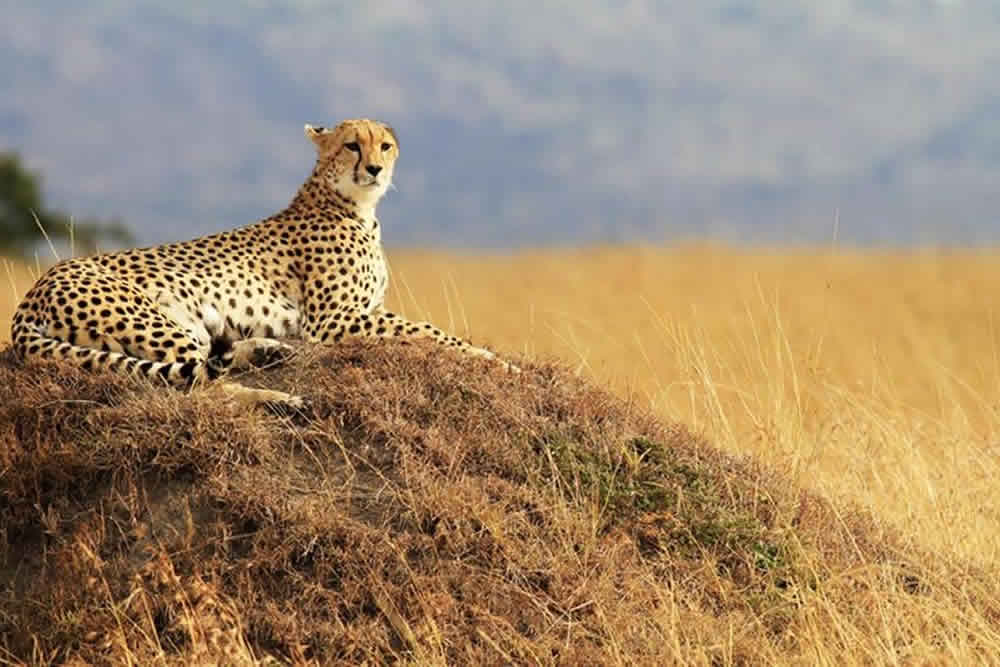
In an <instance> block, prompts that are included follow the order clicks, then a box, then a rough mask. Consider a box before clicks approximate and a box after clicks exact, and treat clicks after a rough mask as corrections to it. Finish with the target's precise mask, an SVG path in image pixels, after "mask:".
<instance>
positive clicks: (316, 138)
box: [305, 123, 330, 146]
mask: <svg viewBox="0 0 1000 667" xmlns="http://www.w3.org/2000/svg"><path fill="white" fill-rule="evenodd" d="M305 134H306V136H307V137H309V138H310V139H312V142H313V143H314V144H316V145H317V146H319V142H320V138H321V137H322V136H323V135H325V134H330V130H329V129H327V128H325V127H323V126H322V125H317V126H315V127H314V126H312V125H310V124H309V123H306V126H305Z"/></svg>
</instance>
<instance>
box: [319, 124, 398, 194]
mask: <svg viewBox="0 0 1000 667" xmlns="http://www.w3.org/2000/svg"><path fill="white" fill-rule="evenodd" d="M305 133H306V136H307V137H309V138H310V139H312V142H313V143H314V144H316V152H317V154H318V155H317V161H316V173H317V174H318V175H319V176H320V178H321V179H322V181H323V183H324V184H325V185H326V186H328V187H330V188H331V189H332V190H334V191H335V192H337V193H338V194H340V195H342V196H344V197H346V198H348V199H351V200H353V201H355V202H357V204H358V205H359V206H361V207H374V206H375V204H376V203H377V202H378V200H379V199H380V198H381V197H382V195H384V194H385V191H386V190H387V189H388V188H389V185H390V184H391V183H392V170H393V167H394V166H395V164H396V156H397V155H399V144H398V142H397V141H396V133H395V132H394V131H393V129H392V128H391V127H389V126H388V125H386V124H385V123H380V122H379V121H377V120H368V119H366V118H364V119H357V120H345V121H344V122H342V123H340V124H339V125H337V127H334V128H325V127H313V126H312V125H306V127H305Z"/></svg>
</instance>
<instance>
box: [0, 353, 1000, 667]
mask: <svg viewBox="0 0 1000 667" xmlns="http://www.w3.org/2000/svg"><path fill="white" fill-rule="evenodd" d="M248 381H249V382H251V383H261V384H267V385H268V386H275V387H279V388H282V389H285V390H289V391H293V392H296V393H302V394H305V395H307V396H309V397H310V398H312V399H313V401H314V408H313V410H312V414H311V415H309V416H299V417H294V418H285V417H280V416H272V415H267V414H265V413H249V414H248V413H247V412H246V411H244V410H240V409H239V408H237V407H236V406H234V405H226V404H224V403H220V402H219V401H218V400H216V399H215V398H213V396H214V395H213V394H210V393H206V392H203V391H196V392H194V393H193V394H191V395H184V394H181V393H179V392H175V391H168V390H164V389H158V388H153V387H136V386H134V385H132V384H130V383H129V382H128V381H126V380H124V379H119V378H115V377H105V376H95V375H85V374H82V373H78V372H74V371H70V370H67V369H65V368H59V367H55V366H46V367H40V368H32V369H23V368H20V367H18V366H17V365H16V364H14V363H13V362H12V359H11V357H10V355H9V354H6V355H5V356H4V357H3V358H0V405H2V406H3V408H2V409H0V425H2V429H3V430H2V432H0V437H2V443H3V447H2V448H0V461H2V465H3V486H2V487H0V490H2V493H3V503H2V505H0V506H2V507H3V510H0V527H2V532H3V534H4V536H5V539H4V540H3V544H4V545H5V547H4V549H3V551H2V553H0V556H2V559H0V563H2V567H0V591H2V593H0V594H2V597H0V637H2V638H3V644H4V645H5V646H6V651H7V652H8V653H7V656H8V657H9V658H12V659H24V660H28V661H30V662H33V663H36V664H37V663H50V662H61V661H67V660H68V661H75V662H77V663H87V664H93V663H95V662H104V661H108V662H113V663H116V664H123V663H130V664H150V663H152V662H154V661H156V662H162V663H169V664H192V663H198V664H219V663H224V664H232V663H252V662H266V661H275V660H276V661H279V662H297V663H313V664H331V663H339V664H362V663H367V664H385V663H386V662H390V661H403V662H412V663H415V664H504V663H518V664H521V663H541V664H567V665H578V664H650V665H652V664H677V663H682V664H704V665H710V664H713V665H714V664H722V665H729V664H775V663H778V662H796V661H798V662H813V661H814V660H815V659H816V658H817V656H818V657H820V658H821V660H829V661H835V662H837V663H838V664H844V663H845V661H846V662H865V663H870V662H888V661H897V662H898V661H903V660H929V659H939V658H947V659H955V660H957V659H962V660H976V661H982V660H985V659H988V658H989V657H990V656H995V655H997V652H998V651H1000V602H998V600H997V593H1000V582H998V581H997V579H996V578H995V577H994V576H991V572H989V571H985V570H982V569H981V568H977V567H975V566H972V565H970V564H968V563H961V562H955V561H954V560H953V559H943V558H933V557H930V556H929V555H928V554H927V553H926V552H925V551H924V550H922V549H921V548H920V547H919V546H916V545H913V544H910V543H908V541H907V540H906V539H904V538H901V537H900V536H899V535H897V534H896V533H895V532H894V531H892V530H890V529H887V528H886V527H885V526H883V525H880V524H879V523H878V522H876V521H874V520H872V519H871V518H870V517H868V516H866V515H865V514H863V513H860V512H857V511H854V510H851V509H849V508H845V507H842V506H841V507H836V506H833V505H830V504H829V503H827V502H826V501H824V500H822V499H821V498H819V497H818V496H815V495H812V494H810V493H808V492H804V491H800V490H797V489H796V488H795V487H794V485H792V484H789V483H788V481H787V480H786V479H784V478H783V477H782V476H780V475H778V474H776V473H775V472H773V471H770V470H767V469H763V468H760V467H758V466H756V465H755V464H753V463H749V462H740V461H737V460H734V459H732V458H729V457H727V456H726V455H724V454H722V453H721V452H720V451H719V450H717V449H715V448H713V447H710V446H708V445H706V444H705V443H703V442H702V441H700V440H699V439H697V438H696V437H694V436H692V435H691V434H690V433H689V432H688V431H687V430H686V429H684V428H683V427H680V426H664V425H662V424H660V423H657V422H656V421H654V420H653V419H652V418H651V417H650V416H648V414H647V413H645V411H644V410H643V409H642V408H640V407H638V406H636V405H635V404H634V403H629V402H626V401H623V400H620V399H617V398H614V397H613V396H611V395H610V394H607V393H605V392H603V391H602V390H599V389H596V388H594V387H593V385H592V384H590V383H588V382H586V381H582V380H577V379H574V378H573V377H572V376H570V375H568V374H566V373H565V372H564V371H562V370H561V369H559V368H557V367H552V366H548V365H541V366H538V365H534V364H530V363H529V364H527V365H526V372H525V373H524V374H522V375H513V374H508V373H506V372H504V371H503V370H502V369H499V368H498V367H497V366H496V365H494V364H490V363H488V362H484V361H474V360H467V359H460V358H456V357H455V356H452V355H448V354H442V352H441V351H440V350H437V349H432V348H428V347H426V346H409V347H407V346H399V345H389V344H384V345H374V346H372V345H366V344H363V343H354V344H348V345H344V346H341V347H338V348H334V349H332V350H326V351H323V350H306V351H304V352H303V354H302V355H301V358H299V359H296V360H294V361H293V363H291V364H290V365H288V366H287V367H284V368H282V369H278V370H274V371H267V372H261V373H258V374H255V375H253V376H251V377H250V378H249V379H248Z"/></svg>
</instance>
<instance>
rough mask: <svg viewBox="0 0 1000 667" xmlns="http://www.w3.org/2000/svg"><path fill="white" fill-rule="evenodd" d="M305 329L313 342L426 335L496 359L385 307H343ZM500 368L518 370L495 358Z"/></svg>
mask: <svg viewBox="0 0 1000 667" xmlns="http://www.w3.org/2000/svg"><path fill="white" fill-rule="evenodd" d="M308 333H309V334H310V338H311V339H312V340H313V341H314V342H320V343H331V342H332V343H335V342H338V341H340V340H342V339H343V338H344V337H345V336H366V337H376V338H395V339H397V340H415V339H426V338H429V339H431V340H433V341H434V342H436V343H438V344H439V345H443V346H445V347H449V348H452V349H455V350H458V351H460V352H463V353H465V354H469V355H472V356H475V357H483V358H486V359H496V355H495V354H494V353H493V352H490V351H489V350H487V349H485V348H481V347H476V346H475V345H472V344H471V343H469V342H467V341H465V340H462V339H461V338H459V337H458V336H453V335H451V334H448V333H445V332H444V331H442V330H441V329H439V328H437V327H436V326H434V325H433V324H431V323H429V322H414V321H412V320H408V319H406V318H404V317H401V316H399V315H397V314H395V313H391V312H389V311H387V310H382V309H378V310H376V311H374V312H373V313H371V314H368V313H362V312H357V311H350V310H346V309H342V310H334V312H332V313H329V315H327V316H326V317H324V318H322V319H317V320H314V321H310V322H309V327H308ZM497 361H499V363H501V364H502V365H503V366H504V368H507V369H509V370H514V371H517V370H519V369H518V368H517V367H516V366H514V365H512V364H509V363H507V362H505V361H501V360H499V359H497Z"/></svg>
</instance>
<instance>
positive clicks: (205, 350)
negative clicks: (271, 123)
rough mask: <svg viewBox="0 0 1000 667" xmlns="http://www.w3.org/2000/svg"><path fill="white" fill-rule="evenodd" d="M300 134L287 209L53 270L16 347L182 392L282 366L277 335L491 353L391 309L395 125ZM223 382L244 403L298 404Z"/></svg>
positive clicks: (24, 313)
mask: <svg viewBox="0 0 1000 667" xmlns="http://www.w3.org/2000/svg"><path fill="white" fill-rule="evenodd" d="M305 133H306V136H307V137H309V138H310V139H311V140H312V141H313V143H314V144H315V145H316V150H317V160H316V165H315V167H314V169H313V171H312V174H311V175H310V176H309V178H308V179H307V180H306V182H305V183H304V184H303V185H302V186H301V187H300V188H299V190H298V192H297V193H296V195H295V197H294V199H293V200H292V202H291V203H290V204H289V205H288V206H287V207H286V208H285V209H284V210H283V211H281V212H280V213H277V214H275V215H273V216H271V217H269V218H267V219H265V220H262V221H260V222H257V223H255V224H252V225H249V226H246V227H242V228H239V229H236V230H233V231H228V232H223V233H221V234H216V235H214V236H207V237H202V238H198V239H194V240H191V241H186V242H183V243H173V244H169V245H161V246H154V247H150V248H141V249H134V250H124V251H121V252H114V253H107V254H101V255H95V256H91V257H78V258H74V259H70V260H67V261H64V262H61V263H59V264H56V265H55V266H53V267H52V268H51V269H49V270H48V271H47V272H46V273H45V274H44V275H43V276H42V277H41V278H40V279H39V280H38V282H37V283H36V284H35V285H34V287H32V288H31V290H30V291H29V292H28V293H27V295H25V298H24V300H23V301H22V302H21V304H20V305H19V306H18V308H17V311H16V313H15V315H14V321H13V327H12V338H13V341H14V348H15V350H16V351H17V352H18V353H19V354H20V355H22V356H23V357H24V358H26V359H29V360H31V359H61V360H65V361H69V362H72V363H75V364H77V365H79V366H81V367H83V368H85V369H108V370H112V371H117V372H122V373H128V374H132V375H140V376H146V377H149V378H162V379H163V380H166V381H167V382H168V383H170V384H174V385H191V384H194V383H197V382H200V381H204V380H210V379H214V378H216V377H219V376H221V375H225V374H226V373H227V372H228V371H229V370H232V369H237V368H245V367H247V366H249V365H252V364H253V363H255V362H259V361H260V360H261V359H265V360H266V359H272V358H281V357H282V356H284V355H285V354H287V353H288V352H289V348H288V347H287V346H286V345H284V344H282V343H280V342H278V341H277V340H275V338H277V337H285V336H290V337H299V338H302V339H304V340H307V341H311V342H317V343H331V344H332V343H336V342H337V341H340V340H342V339H343V338H345V337H347V336H367V337H381V338H404V339H415V338H430V339H433V340H435V341H437V342H438V343H440V344H442V345H445V346H448V347H451V348H456V349H459V350H462V351H464V352H467V353H470V354H475V355H480V356H486V357H492V356H493V355H492V353H491V352H489V351H487V350H484V349H481V348H476V347H473V346H472V345H470V344H469V343H467V342H465V341H464V340H462V339H460V338H457V337H455V336H451V335H449V334H446V333H444V332H443V331H441V330H440V329H438V328H437V327H434V326H433V325H431V324H429V323H427V322H412V321H409V320H406V319H404V318H402V317H400V316H399V315H396V314H395V313H391V312H389V311H387V310H386V309H385V307H384V306H383V299H384V297H385V291H386V287H387V285H388V273H387V270H386V264H385V258H384V256H383V252H382V242H381V228H380V225H379V222H378V219H377V218H376V217H375V206H376V204H377V203H378V201H379V199H381V197H382V196H383V195H384V194H385V191H386V189H387V188H388V187H389V185H390V183H391V181H392V174H393V167H394V165H395V162H396V157H397V155H398V152H399V144H398V141H397V139H396V135H395V132H393V130H392V128H390V127H389V126H387V125H385V124H383V123H380V122H377V121H372V120H367V119H361V120H348V121H344V122H343V123H341V124H340V125H338V126H337V127H336V128H333V129H327V128H322V127H312V126H310V125H306V126H305ZM228 387H229V390H230V391H231V392H232V393H235V394H237V395H238V396H240V397H241V398H244V399H246V400H248V401H250V402H259V401H272V400H276V401H288V400H291V401H293V402H294V401H296V400H297V399H294V397H289V396H287V395H284V394H280V392H268V391H259V390H249V389H236V388H235V387H233V386H232V385H231V384H230V385H228Z"/></svg>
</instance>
